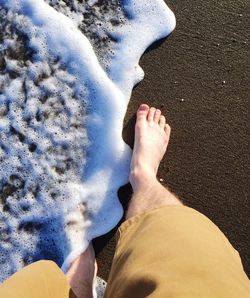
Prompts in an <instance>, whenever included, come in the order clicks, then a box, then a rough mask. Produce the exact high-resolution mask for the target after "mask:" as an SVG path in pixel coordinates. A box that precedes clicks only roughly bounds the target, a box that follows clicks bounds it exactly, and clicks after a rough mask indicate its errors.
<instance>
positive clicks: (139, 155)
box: [127, 104, 181, 218]
mask: <svg viewBox="0 0 250 298" xmlns="http://www.w3.org/2000/svg"><path fill="white" fill-rule="evenodd" d="M170 132H171V128H170V126H169V125H168V124H166V119H165V117H164V116H163V115H161V111H160V110H158V109H155V108H153V107H152V108H149V106H148V105H145V104H142V105H141V106H140V107H139V109H138V111H137V120H136V125H135V145H134V150H133V156H132V161H131V172H130V183H131V185H132V188H133V191H134V196H133V198H132V200H131V203H130V206H129V209H128V212H127V218H129V217H132V216H134V215H137V214H140V213H143V212H146V211H148V210H151V209H154V208H157V207H160V206H162V205H180V204H181V202H180V201H179V199H177V198H176V196H175V195H173V194H172V193H171V192H169V191H168V190H167V189H165V188H164V187H163V186H162V185H161V184H160V183H159V181H158V180H157V178H156V175H157V171H158V167H159V164H160V162H161V160H162V158H163V156H164V154H165V152H166V149H167V146H168V142H169V138H170Z"/></svg>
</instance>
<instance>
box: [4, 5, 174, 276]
mask: <svg viewBox="0 0 250 298" xmlns="http://www.w3.org/2000/svg"><path fill="white" fill-rule="evenodd" d="M46 2H47V3H48V4H49V5H50V6H49V5H47V4H45V2H44V1H42V0H29V1H24V0H20V1H18V2H17V1H14V0H10V1H4V0H0V14H1V20H4V21H1V24H0V27H1V28H0V29H1V33H2V34H3V40H2V39H1V40H0V57H1V53H2V52H1V51H2V49H3V48H4V58H6V59H5V62H6V63H5V64H6V65H3V67H2V68H1V69H0V86H3V88H2V87H1V88H2V89H1V94H0V103H1V105H2V106H4V111H3V112H1V110H0V115H1V113H3V114H4V115H3V116H4V117H5V118H6V119H7V122H6V123H5V125H4V124H2V123H3V121H2V116H1V121H0V123H1V125H2V126H3V127H5V128H4V129H1V126H0V131H1V135H0V145H1V150H2V151H3V152H4V154H5V155H4V158H3V159H0V164H1V167H0V168H1V169H4V171H1V174H3V175H1V179H0V193H1V200H0V212H1V213H3V215H4V216H3V217H0V223H1V224H2V223H3V224H7V223H8V224H9V230H8V231H9V232H8V237H9V238H7V240H6V241H0V245H1V246H0V252H1V253H2V254H3V256H4V258H5V259H8V260H9V263H8V264H6V263H5V265H4V270H3V271H2V273H1V276H0V279H1V280H4V279H5V278H7V277H8V276H9V275H10V274H11V273H13V272H14V271H15V270H17V269H18V268H21V267H22V266H24V265H25V264H28V263H31V262H33V261H35V260H38V259H43V258H49V259H53V260H54V261H56V262H57V263H58V265H59V266H61V265H62V268H63V270H67V268H68V266H69V264H70V262H71V261H72V260H73V259H74V258H75V257H76V256H78V255H79V253H81V252H82V251H83V250H84V249H85V248H86V246H87V245H88V241H89V240H91V239H93V238H94V237H96V236H99V235H101V234H103V233H105V232H107V231H108V230H110V229H111V228H113V227H114V225H115V224H116V223H117V222H118V221H119V219H120V218H121V216H122V212H123V211H122V208H121V205H120V203H119V202H118V198H117V195H116V193H117V190H118V188H119V187H120V186H121V185H122V184H125V183H126V182H127V181H128V171H129V163H130V150H129V149H128V147H127V146H126V145H125V144H124V143H123V141H122V139H121V132H122V122H123V117H124V114H125V111H126V106H127V103H128V100H129V97H130V93H131V90H132V87H133V85H134V84H135V83H137V82H138V81H139V80H141V79H142V77H143V72H142V70H141V69H140V67H139V66H138V61H139V58H140V56H141V55H142V53H143V51H144V50H145V49H146V47H147V46H148V45H149V44H150V43H152V42H153V41H154V40H155V39H158V38H161V37H163V36H165V35H167V34H168V33H170V31H171V30H172V29H173V27H174V19H173V15H172V13H171V12H170V11H169V10H168V9H167V8H166V6H165V4H164V2H163V1H160V0H156V1H145V2H143V5H142V2H141V1H132V0H130V1H126V2H124V3H125V4H126V5H124V6H123V7H121V4H120V3H119V2H118V1H116V0H112V1H102V2H100V1H92V2H90V1H88V2H86V3H85V5H83V4H82V3H80V2H81V1H79V2H78V1H73V2H72V3H68V1H64V0H60V1H57V0H53V1H50V0H47V1H46ZM66 3H68V4H67V5H66ZM101 3H102V4H101ZM25 5H26V7H27V5H28V7H29V9H28V10H27V9H24V6H25ZM3 8H5V9H3ZM56 10H57V11H59V12H61V13H63V14H64V15H65V16H64V15H63V14H59V13H57V11H56ZM105 11H106V13H104V12H105ZM114 11H116V14H114ZM7 12H8V13H7ZM66 15H67V16H68V17H66ZM125 15H129V19H126V17H125ZM149 16H150V17H149ZM70 19H71V20H73V23H72V22H71V21H70ZM149 20H150V22H149ZM159 20H160V21H159ZM145 28H147V30H145ZM82 33H84V34H85V36H84V35H83V34H82ZM86 36H87V37H88V39H87V38H86ZM131 49H133V51H131ZM97 57H98V58H99V60H98V59H97ZM0 64H1V63H0ZM104 70H105V71H106V72H105V71H104ZM1 82H3V83H1ZM10 177H12V178H11V179H10ZM6 183H9V184H6ZM2 198H4V199H2ZM79 206H80V207H79ZM76 235H77V237H76ZM3 244H4V245H5V248H4V249H2V247H3ZM27 255H29V258H28V257H27ZM10 264H11V265H10Z"/></svg>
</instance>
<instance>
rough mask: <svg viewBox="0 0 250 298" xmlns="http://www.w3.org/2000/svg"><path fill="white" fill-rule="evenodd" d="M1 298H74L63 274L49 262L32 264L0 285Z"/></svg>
mask: <svg viewBox="0 0 250 298" xmlns="http://www.w3.org/2000/svg"><path fill="white" fill-rule="evenodd" d="M0 297H1V298H69V297H75V296H74V295H73V293H72V292H71V290H70V286H69V284H68V282H67V279H66V277H65V275H64V274H63V272H62V271H61V270H60V269H59V268H58V267H57V265H56V264H55V263H53V262H51V261H39V262H36V263H33V264H31V265H29V266H27V267H25V268H24V269H22V270H21V271H19V272H17V273H15V274H14V275H12V276H11V277H10V278H9V279H8V280H6V281H5V282H4V283H3V284H1V285H0Z"/></svg>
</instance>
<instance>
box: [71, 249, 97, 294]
mask: <svg viewBox="0 0 250 298" xmlns="http://www.w3.org/2000/svg"><path fill="white" fill-rule="evenodd" d="M96 273H97V264H96V260H95V252H94V249H93V246H92V244H90V245H89V247H88V248H87V250H85V252H84V253H82V254H81V255H80V256H79V257H78V258H77V259H76V260H75V261H74V262H73V263H72V265H71V267H70V269H69V271H68V272H67V273H66V277H67V280H68V282H69V284H70V286H71V289H72V290H73V292H74V293H75V295H76V296H77V298H92V297H93V281H94V279H95V277H96Z"/></svg>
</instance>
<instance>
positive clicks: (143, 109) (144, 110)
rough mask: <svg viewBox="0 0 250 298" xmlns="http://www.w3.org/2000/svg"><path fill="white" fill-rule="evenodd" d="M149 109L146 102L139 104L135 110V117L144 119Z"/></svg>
mask: <svg viewBox="0 0 250 298" xmlns="http://www.w3.org/2000/svg"><path fill="white" fill-rule="evenodd" d="M148 111H149V106H148V105H146V104H142V105H140V107H139V109H138V110H137V119H138V120H146V118H147V115H148Z"/></svg>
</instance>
